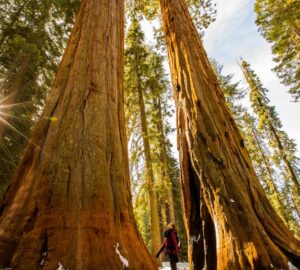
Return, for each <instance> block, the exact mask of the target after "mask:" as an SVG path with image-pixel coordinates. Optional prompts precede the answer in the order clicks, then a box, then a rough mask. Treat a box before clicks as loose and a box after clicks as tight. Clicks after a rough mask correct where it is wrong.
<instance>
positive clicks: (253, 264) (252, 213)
mask: <svg viewBox="0 0 300 270" xmlns="http://www.w3.org/2000/svg"><path fill="white" fill-rule="evenodd" d="M160 3H161V10H162V14H163V26H164V32H165V36H166V40H167V47H168V55H169V62H170V67H171V76H172V83H173V87H174V96H175V100H176V108H177V128H178V145H179V152H180V163H181V182H182V188H183V196H184V207H185V216H186V223H187V229H188V234H189V237H190V241H189V242H190V249H189V251H190V265H191V269H197V270H198V269H204V268H205V267H207V269H216V268H217V269H219V270H221V269H224V270H225V269H226V270H227V269H288V260H290V261H291V262H293V263H294V265H296V266H297V267H299V266H300V243H299V241H298V240H296V239H295V238H294V236H293V234H292V233H291V232H290V231H289V230H288V228H287V227H286V226H285V225H284V223H283V221H282V220H281V219H280V218H279V216H277V214H276V213H275V211H274V210H273V208H272V206H271V205H270V203H269V201H268V199H267V198H266V195H265V193H264V191H263V189H262V187H261V186H260V184H259V181H258V179H257V176H256V175H255V172H254V169H253V167H252V164H251V161H250V159H249V155H248V153H247V151H246V149H245V147H244V141H243V139H242V137H241V135H240V133H239V130H238V128H237V126H236V125H235V123H234V120H233V118H232V116H231V114H230V113H229V110H228V109H227V107H226V105H225V99H224V96H223V94H222V92H221V90H220V87H219V85H218V82H217V78H216V76H215V74H214V71H213V69H212V68H211V66H210V64H209V61H208V58H207V56H206V53H205V51H204V49H203V47H202V44H201V41H200V38H199V36H198V34H197V31H196V29H195V27H194V26H193V23H192V20H191V17H190V16H189V13H188V9H187V6H186V4H185V3H184V1H183V0H160Z"/></svg>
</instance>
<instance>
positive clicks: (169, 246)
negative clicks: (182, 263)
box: [164, 229, 178, 256]
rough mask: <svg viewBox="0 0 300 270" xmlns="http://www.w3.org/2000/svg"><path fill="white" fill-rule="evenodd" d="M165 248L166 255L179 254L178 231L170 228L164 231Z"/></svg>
mask: <svg viewBox="0 0 300 270" xmlns="http://www.w3.org/2000/svg"><path fill="white" fill-rule="evenodd" d="M164 250H165V253H166V255H169V254H174V255H176V256H177V255H178V243H177V231H176V230H175V229H168V230H166V231H165V233H164Z"/></svg>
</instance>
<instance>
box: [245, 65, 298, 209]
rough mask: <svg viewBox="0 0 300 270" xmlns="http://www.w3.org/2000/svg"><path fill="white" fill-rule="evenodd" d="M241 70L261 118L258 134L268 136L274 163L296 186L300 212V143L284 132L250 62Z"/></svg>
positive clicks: (254, 109)
mask: <svg viewBox="0 0 300 270" xmlns="http://www.w3.org/2000/svg"><path fill="white" fill-rule="evenodd" d="M241 68H242V71H243V73H244V76H245V79H246V81H247V82H248V84H249V88H250V101H251V106H252V108H253V111H254V113H255V114H256V115H257V117H258V128H257V129H258V131H259V132H260V133H261V134H263V136H265V138H266V140H267V141H268V144H269V146H270V149H271V152H272V154H271V158H272V161H273V162H274V164H275V165H276V166H278V167H282V171H283V172H285V171H286V172H287V173H284V178H285V181H286V184H288V183H289V182H290V181H291V183H292V194H293V201H294V205H295V207H296V208H297V211H298V212H299V205H300V184H299V158H298V157H297V156H296V149H297V147H296V144H295V142H294V141H293V140H292V139H290V138H289V137H288V135H287V134H286V132H284V131H283V130H282V123H281V121H280V119H279V117H278V114H277V112H276V110H275V107H274V106H271V105H270V104H269V103H270V101H269V99H268V97H267V92H268V90H267V89H265V88H264V87H263V85H262V83H261V81H260V79H259V78H258V77H257V75H256V74H255V73H254V71H253V70H252V69H251V67H250V65H249V64H248V63H247V62H246V61H244V60H243V61H242V62H241Z"/></svg>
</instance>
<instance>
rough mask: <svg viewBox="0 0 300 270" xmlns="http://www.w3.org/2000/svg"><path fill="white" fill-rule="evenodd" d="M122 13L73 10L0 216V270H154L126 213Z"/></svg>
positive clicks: (91, 3) (116, 1) (113, 5)
mask: <svg viewBox="0 0 300 270" xmlns="http://www.w3.org/2000/svg"><path fill="white" fill-rule="evenodd" d="M123 9H124V7H123V1H120V0H111V1H104V0H84V1H83V2H82V6H81V9H80V12H79V15H78V18H77V20H76V24H75V27H74V30H73V32H72V35H71V39H70V41H69V44H68V47H67V49H66V52H65V54H64V57H63V60H62V63H61V65H60V67H59V70H58V73H57V76H56V79H55V81H54V84H53V88H52V91H51V94H50V97H49V99H48V101H47V104H46V108H45V110H44V112H43V114H42V117H41V119H40V121H39V122H38V124H37V127H36V128H35V130H34V132H33V135H32V138H31V143H30V144H29V145H28V146H27V149H26V151H25V154H24V157H23V160H22V161H21V163H20V165H19V167H18V170H17V172H16V175H15V177H14V179H13V182H12V184H11V186H10V188H9V190H8V192H7V194H6V196H5V199H4V201H3V203H2V206H1V217H0V267H12V268H13V269H25V270H27V269H28V270H29V269H40V268H42V269H51V270H52V269H56V268H57V266H58V264H61V265H62V266H63V267H65V269H121V268H122V267H123V265H124V268H128V269H138V270H139V269H155V265H154V263H153V261H152V259H151V256H150V254H149V253H148V252H147V250H146V247H145V246H144V244H143V242H142V239H141V237H140V235H139V233H138V231H137V228H136V225H135V222H134V217H133V211H132V206H131V195H130V185H129V169H128V157H127V144H126V138H125V124H124V111H123V98H122V95H123V92H122V91H123V90H122V84H123V66H124V61H123V35H124V33H123V30H124V24H123V12H124V10H123ZM49 117H52V119H53V121H49V120H47V119H49ZM55 120H57V121H55ZM137 254H138V256H137ZM125 258H126V259H125ZM127 262H128V264H129V266H128V267H126V265H127Z"/></svg>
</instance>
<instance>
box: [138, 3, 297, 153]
mask: <svg viewBox="0 0 300 270" xmlns="http://www.w3.org/2000/svg"><path fill="white" fill-rule="evenodd" d="M213 2H214V3H216V5H217V18H216V21H215V22H214V23H213V24H211V26H210V27H209V28H208V29H207V30H206V33H205V36H204V40H203V41H204V47H205V49H206V52H207V54H208V56H209V57H210V58H214V59H215V60H217V61H218V62H219V63H220V64H222V65H223V66H224V68H223V74H230V73H233V74H234V80H235V81H240V82H241V84H240V85H241V87H246V86H247V85H246V83H245V81H244V78H243V75H242V72H241V70H240V67H239V66H238V64H237V60H238V59H239V58H240V57H243V58H244V59H245V60H246V61H248V62H249V63H250V64H251V67H252V68H253V69H254V71H255V72H256V74H257V75H258V76H259V77H260V79H261V81H262V83H263V84H264V87H266V88H267V89H269V90H270V92H269V98H270V100H271V105H273V106H275V107H276V110H277V112H278V114H279V117H280V119H281V121H282V124H283V129H284V130H285V131H286V132H287V133H288V135H289V136H290V138H293V139H294V140H295V141H296V143H297V145H298V152H299V153H300V124H299V123H300V121H299V119H300V102H298V103H294V102H291V101H292V98H291V96H290V95H289V94H288V93H287V92H288V88H287V87H285V86H283V85H281V84H280V81H279V79H278V78H277V77H276V74H275V73H274V72H273V71H272V68H273V67H274V66H275V63H274V62H273V61H272V57H273V56H272V53H271V44H269V43H268V42H266V41H265V39H264V38H263V37H262V36H261V35H260V33H259V32H258V27H257V26H256V24H255V16H256V15H255V12H254V0H213ZM142 26H143V29H144V31H145V32H146V35H145V36H146V41H147V43H153V32H152V27H153V25H151V24H149V23H146V22H144V23H143V25H142ZM243 103H244V105H246V106H249V102H248V97H246V98H245V100H244V102H243ZM172 122H173V121H172ZM174 122H175V119H174ZM173 124H174V123H173ZM172 142H173V144H174V145H176V143H175V136H174V137H173V136H172ZM174 150H175V147H174Z"/></svg>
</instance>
